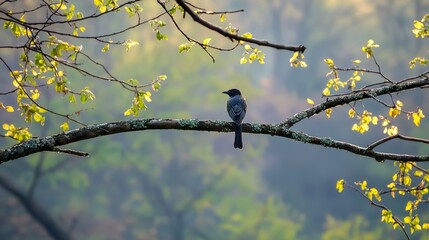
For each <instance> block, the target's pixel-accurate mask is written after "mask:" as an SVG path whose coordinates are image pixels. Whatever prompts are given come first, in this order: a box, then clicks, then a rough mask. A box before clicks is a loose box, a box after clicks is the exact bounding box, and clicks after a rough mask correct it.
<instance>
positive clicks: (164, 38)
mask: <svg viewBox="0 0 429 240" xmlns="http://www.w3.org/2000/svg"><path fill="white" fill-rule="evenodd" d="M156 39H158V40H168V37H167V36H166V35H164V34H162V33H161V32H160V31H156Z"/></svg>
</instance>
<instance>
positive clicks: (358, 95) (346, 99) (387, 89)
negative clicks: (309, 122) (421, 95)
mask: <svg viewBox="0 0 429 240" xmlns="http://www.w3.org/2000/svg"><path fill="white" fill-rule="evenodd" d="M425 74H427V73H425ZM418 77H420V78H419V79H417V80H412V81H401V82H400V83H396V84H392V85H389V86H384V87H378V88H374V89H370V90H363V91H358V92H352V93H350V94H347V95H344V96H340V97H335V98H333V99H332V100H329V97H327V100H326V102H324V103H321V104H318V105H315V106H313V107H311V108H309V109H307V110H304V111H302V112H300V113H297V114H295V115H293V116H292V117H290V118H288V119H287V120H286V121H284V122H283V123H281V126H284V127H286V128H290V127H292V126H293V125H294V124H296V123H298V122H300V121H301V120H303V119H305V118H310V117H311V116H313V115H316V114H319V113H321V112H323V111H325V110H326V109H329V108H333V107H337V106H341V105H344V104H348V103H352V102H355V101H359V100H363V99H368V98H374V97H377V96H381V95H385V94H389V93H396V92H402V91H404V90H409V89H414V88H419V87H424V86H427V85H429V78H428V77H426V75H423V74H422V75H419V76H418ZM409 79H416V77H412V78H409Z"/></svg>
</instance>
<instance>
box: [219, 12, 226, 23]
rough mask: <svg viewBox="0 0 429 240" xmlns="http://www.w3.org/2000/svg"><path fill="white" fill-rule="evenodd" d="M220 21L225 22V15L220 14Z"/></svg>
mask: <svg viewBox="0 0 429 240" xmlns="http://www.w3.org/2000/svg"><path fill="white" fill-rule="evenodd" d="M220 21H221V22H225V21H226V15H225V14H221V15H220Z"/></svg>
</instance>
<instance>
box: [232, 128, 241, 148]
mask: <svg viewBox="0 0 429 240" xmlns="http://www.w3.org/2000/svg"><path fill="white" fill-rule="evenodd" d="M234 125H235V139H234V148H240V149H242V148H243V140H242V137H241V131H242V129H241V124H240V125H237V124H234Z"/></svg>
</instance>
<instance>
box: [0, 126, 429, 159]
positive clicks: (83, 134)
mask: <svg viewBox="0 0 429 240" xmlns="http://www.w3.org/2000/svg"><path fill="white" fill-rule="evenodd" d="M168 129H169V130H191V131H209V132H232V131H234V128H233V125H232V123H230V122H225V121H211V120H208V121H201V120H198V119H135V120H128V121H120V122H111V123H103V124H97V125H91V126H86V127H82V128H79V129H75V130H71V131H68V132H65V133H60V134H57V135H54V136H48V137H43V138H34V139H30V140H27V141H23V142H21V143H19V144H17V145H14V146H12V147H10V148H7V149H5V150H0V164H1V163H4V162H7V161H10V160H13V159H17V158H21V157H25V156H28V155H31V154H34V153H37V152H42V151H55V149H57V147H59V146H63V145H66V144H70V143H73V142H79V141H83V140H87V139H91V138H96V137H100V136H105V135H111V134H117V133H124V132H132V131H145V130H168ZM243 132H246V133H252V134H265V135H271V136H278V137H284V138H289V139H292V140H295V141H298V142H302V143H310V144H314V145H320V146H324V147H329V148H336V149H341V150H345V151H348V152H351V153H354V154H357V155H361V156H366V157H370V158H374V159H376V160H377V161H383V160H396V161H415V162H421V161H429V156H427V155H423V156H417V155H408V154H395V153H384V152H376V151H373V150H372V149H368V148H364V147H360V146H357V145H354V144H351V143H347V142H341V141H336V140H333V139H331V138H325V137H315V136H310V135H307V134H305V133H302V132H299V131H293V130H290V129H287V128H284V127H281V126H280V125H274V124H258V123H253V124H250V123H244V124H243Z"/></svg>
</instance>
